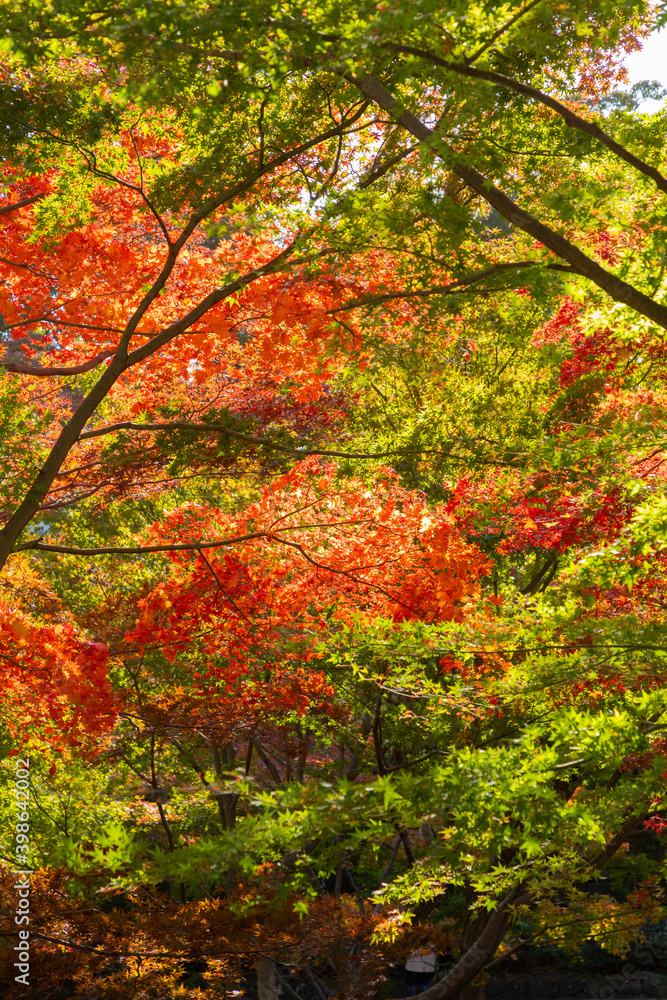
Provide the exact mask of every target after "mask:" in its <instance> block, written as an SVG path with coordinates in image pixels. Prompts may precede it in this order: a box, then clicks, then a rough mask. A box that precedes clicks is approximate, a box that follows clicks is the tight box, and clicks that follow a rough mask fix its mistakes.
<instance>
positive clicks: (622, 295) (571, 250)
mask: <svg viewBox="0 0 667 1000" xmlns="http://www.w3.org/2000/svg"><path fill="white" fill-rule="evenodd" d="M347 79H349V80H350V81H351V82H352V83H354V84H355V85H356V86H357V87H358V88H359V90H360V91H361V93H362V94H364V96H365V97H370V98H371V99H372V100H374V101H375V102H376V104H378V106H379V107H381V108H383V109H384V110H385V111H387V112H388V113H389V114H391V115H393V117H394V118H395V119H396V121H397V122H399V123H400V124H401V125H402V126H403V127H404V128H405V129H406V130H407V131H408V132H410V134H411V135H414V136H415V137H416V138H417V139H420V140H421V141H422V142H424V143H426V144H427V145H428V146H429V148H431V149H432V150H433V152H434V153H435V154H436V155H437V156H438V157H439V158H440V159H442V160H444V161H445V162H446V163H447V166H448V167H449V168H450V169H451V170H452V171H453V172H454V173H455V174H457V175H458V176H459V177H460V178H461V179H462V180H463V181H465V183H466V184H467V185H468V186H469V187H470V188H472V189H473V190H474V191H476V192H477V194H479V195H480V196H481V197H482V198H483V199H484V200H485V201H486V202H488V204H489V205H492V206H493V208H495V209H496V210H497V211H498V212H499V213H500V214H501V215H502V216H504V217H505V218H506V219H507V220H508V221H509V222H511V223H512V224H513V225H515V226H517V227H518V228H519V229H522V230H523V231H524V232H525V233H528V234H529V235H530V236H532V237H533V238H534V239H536V240H538V241H539V242H540V243H542V244H543V245H544V246H545V247H546V248H547V249H548V250H551V251H552V252H553V253H555V254H556V256H558V257H560V258H561V259H562V260H566V261H567V262H568V263H569V264H571V265H572V267H573V268H575V270H576V271H577V272H578V273H579V274H581V275H583V276H584V277H586V278H589V279H590V280H591V281H592V282H593V283H594V284H596V285H597V286H598V288H601V289H602V290H603V291H604V292H606V293H607V294H608V295H609V296H611V298H612V299H614V300H615V301H616V302H623V303H624V304H625V305H628V306H630V308H631V309H633V310H634V311H635V312H637V313H639V315H641V316H646V317H647V318H648V319H650V320H652V321H653V322H654V323H656V324H657V325H658V326H660V327H662V328H663V329H665V330H667V306H664V305H661V304H660V303H658V302H655V301H654V300H653V299H651V298H649V296H648V295H645V294H644V293H643V292H640V291H639V290H638V289H637V288H634V287H633V286H632V285H629V284H628V283H627V282H626V281H623V280H622V279H621V278H617V277H616V275H615V274H613V273H612V272H611V271H607V270H606V269H605V268H604V267H601V266H600V264H598V263H597V262H596V261H594V260H593V259H592V258H591V257H588V256H587V255H586V254H585V253H583V252H582V251H581V250H580V249H579V248H578V247H576V246H575V245H574V243H571V242H570V241H569V240H567V239H566V238H565V237H564V236H561V235H560V234H559V233H557V232H556V231H555V230H554V229H552V228H551V227H550V226H547V225H545V224H544V223H542V222H539V220H538V219H536V218H535V217H534V216H532V215H531V214H530V213H529V212H526V211H525V210H524V209H522V208H521V207H520V206H519V205H517V204H516V203H515V202H513V201H512V199H511V198H508V196H507V195H506V194H505V193H504V192H503V191H501V190H500V188H497V187H496V186H495V184H493V183H492V182H491V181H490V180H489V179H488V178H487V177H484V176H483V175H482V174H480V173H479V172H478V171H477V170H475V169H474V167H469V166H467V165H466V164H465V163H463V162H462V161H460V160H458V159H457V157H456V153H455V152H454V151H453V150H452V149H451V148H450V147H449V146H447V144H446V143H445V142H444V140H442V139H441V138H440V136H439V135H438V133H437V132H436V131H434V130H433V129H430V128H428V126H427V125H424V123H423V122H421V121H420V120H419V119H418V118H416V117H415V116H414V115H413V114H411V113H410V112H408V111H405V110H404V109H403V108H401V106H400V105H399V103H398V102H397V101H396V99H395V98H394V97H393V95H392V94H390V93H389V91H388V90H387V89H386V88H385V87H384V86H383V85H382V84H381V83H380V81H379V80H377V79H376V78H375V77H372V76H366V77H363V78H361V77H355V76H354V75H352V74H347Z"/></svg>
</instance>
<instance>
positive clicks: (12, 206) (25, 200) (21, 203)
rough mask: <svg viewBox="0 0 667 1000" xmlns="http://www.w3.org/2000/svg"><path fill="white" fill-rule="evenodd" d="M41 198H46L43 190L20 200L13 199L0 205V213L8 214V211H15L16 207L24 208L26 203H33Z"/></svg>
mask: <svg viewBox="0 0 667 1000" xmlns="http://www.w3.org/2000/svg"><path fill="white" fill-rule="evenodd" d="M42 198H46V192H45V191H43V192H42V193H41V194H32V195H30V197H29V198H22V199H21V201H13V202H11V203H10V204H9V205H0V215H9V213H10V212H16V210H17V209H19V208H25V207H26V205H33V204H34V203H35V202H36V201H40V200H41V199H42Z"/></svg>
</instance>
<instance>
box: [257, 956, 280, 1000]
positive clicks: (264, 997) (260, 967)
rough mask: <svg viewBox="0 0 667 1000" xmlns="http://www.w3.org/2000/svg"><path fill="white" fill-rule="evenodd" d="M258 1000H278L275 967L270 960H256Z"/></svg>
mask: <svg viewBox="0 0 667 1000" xmlns="http://www.w3.org/2000/svg"><path fill="white" fill-rule="evenodd" d="M257 997H258V1000H279V997H278V984H277V982H276V967H275V965H274V964H273V962H272V961H271V959H270V958H258V959H257Z"/></svg>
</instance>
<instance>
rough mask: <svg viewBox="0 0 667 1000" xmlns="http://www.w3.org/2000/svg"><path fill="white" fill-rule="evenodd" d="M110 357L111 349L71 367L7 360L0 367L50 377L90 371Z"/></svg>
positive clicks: (10, 370) (25, 373)
mask: <svg viewBox="0 0 667 1000" xmlns="http://www.w3.org/2000/svg"><path fill="white" fill-rule="evenodd" d="M112 357H113V351H102V353H101V354H96V355H95V357H94V358H91V359H90V361H84V363H83V364H81V365H75V366H74V367H73V368H60V367H58V368H37V367H35V366H34V365H22V364H20V363H19V364H14V363H13V362H9V361H0V367H2V368H4V369H5V371H8V372H17V373H18V374H19V375H35V376H37V377H39V378H50V377H51V376H53V375H82V374H83V373H84V372H89V371H92V369H93V368H97V366H98V365H99V364H101V363H102V362H103V361H105V360H106V359H107V358H112Z"/></svg>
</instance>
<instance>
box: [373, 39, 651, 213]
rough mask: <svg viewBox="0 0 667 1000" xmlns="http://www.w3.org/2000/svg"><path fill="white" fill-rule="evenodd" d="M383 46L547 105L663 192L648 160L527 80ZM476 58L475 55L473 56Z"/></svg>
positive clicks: (410, 48)
mask: <svg viewBox="0 0 667 1000" xmlns="http://www.w3.org/2000/svg"><path fill="white" fill-rule="evenodd" d="M384 48H386V49H389V51H390V52H399V53H405V54H407V55H414V56H420V57H422V58H423V59H427V60H428V61H430V62H432V63H434V64H435V65H437V66H442V68H443V69H447V70H451V72H452V73H458V74H459V75H460V76H468V77H472V78H473V79H476V80H484V81H486V82H487V83H493V84H496V85H497V86H499V87H504V88H505V89H507V90H512V91H514V93H515V94H521V95H522V96H524V97H529V98H531V99H532V100H534V101H537V102H538V103H539V104H542V105H544V106H545V107H547V108H551V110H552V111H555V112H556V114H557V115H560V117H561V118H562V119H563V121H564V122H565V124H566V125H568V126H569V127H570V128H573V129H576V131H578V132H583V133H584V134H585V135H590V136H591V137H592V138H593V139H597V140H598V142H601V143H602V144H603V145H604V146H606V147H607V149H609V150H611V152H612V153H614V155H615V156H618V157H619V159H621V160H624V161H625V162H626V163H628V164H629V165H630V166H631V167H634V169H635V170H638V171H639V172H640V173H642V174H644V175H645V176H646V177H650V178H651V180H652V181H654V182H655V184H656V186H657V187H658V189H659V190H660V191H662V192H663V193H664V194H667V177H665V176H664V175H663V174H661V173H660V171H659V170H657V169H656V167H652V166H651V165H650V163H646V161H645V160H642V159H640V158H639V157H638V156H635V154H634V153H631V152H630V150H629V149H626V148H625V146H622V145H621V144H620V142H616V140H615V139H613V138H612V137H611V136H610V135H609V133H608V132H605V131H604V129H601V128H600V126H599V125H596V124H595V122H590V121H587V120H586V119H585V118H582V117H581V116H580V115H578V114H575V112H574V111H572V110H571V109H570V108H568V107H567V105H566V104H562V103H561V102H560V101H557V100H556V98H555V97H550V96H549V94H545V93H544V92H543V91H541V90H538V89H537V87H531V86H530V85H529V84H527V83H521V82H520V81H519V80H514V79H513V78H512V77H509V76H505V75H504V74H503V73H496V72H494V71H493V70H485V69H475V68H474V67H473V66H468V65H466V64H464V63H456V62H449V61H448V60H447V59H442V58H441V57H440V56H438V55H436V54H435V53H434V52H430V51H428V50H427V49H420V48H415V47H414V46H412V45H401V44H400V43H398V44H397V43H394V42H387V43H386V44H385V45H384ZM474 58H476V56H475V57H474Z"/></svg>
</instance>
